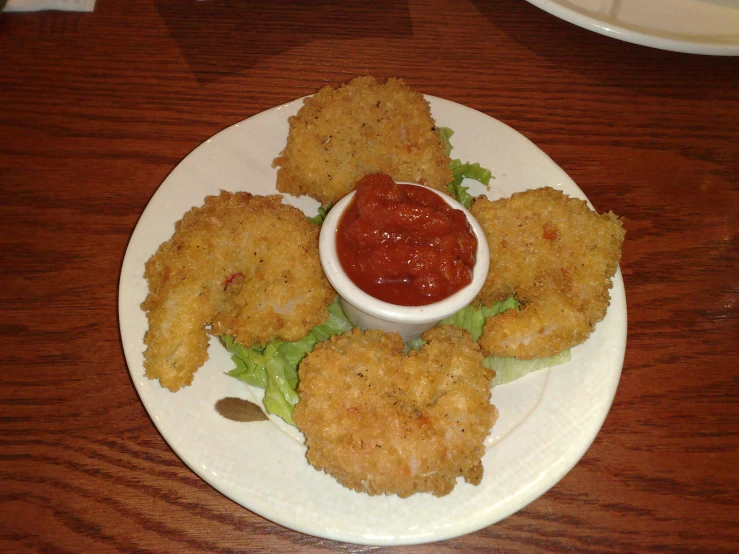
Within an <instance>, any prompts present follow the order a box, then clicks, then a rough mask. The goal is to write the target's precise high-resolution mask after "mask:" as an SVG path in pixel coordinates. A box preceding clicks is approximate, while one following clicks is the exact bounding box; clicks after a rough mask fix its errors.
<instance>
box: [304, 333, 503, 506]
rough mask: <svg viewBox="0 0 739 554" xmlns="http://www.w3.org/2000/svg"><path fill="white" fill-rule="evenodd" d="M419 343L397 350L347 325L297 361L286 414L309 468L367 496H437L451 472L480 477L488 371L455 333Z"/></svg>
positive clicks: (490, 417)
mask: <svg viewBox="0 0 739 554" xmlns="http://www.w3.org/2000/svg"><path fill="white" fill-rule="evenodd" d="M423 339H424V340H425V341H426V342H427V343H428V344H427V345H426V346H424V347H423V348H421V349H420V350H418V351H412V352H411V353H410V354H409V355H407V356H404V355H403V348H404V345H403V341H402V340H401V338H400V336H399V335H397V334H395V333H387V334H386V333H383V332H381V331H373V330H370V331H364V332H362V331H360V330H359V329H356V328H355V329H354V330H353V331H350V332H348V333H345V334H343V335H340V336H334V337H333V338H332V339H331V340H330V341H328V342H325V343H322V344H319V345H318V346H317V347H316V349H315V350H314V351H313V352H312V353H310V354H309V355H308V356H307V357H306V358H305V359H304V360H303V362H302V363H301V364H300V369H299V372H300V385H299V388H298V391H299V393H300V402H298V404H297V406H296V408H295V414H294V418H295V422H296V423H297V425H298V428H299V429H300V430H301V431H302V432H303V434H304V435H305V439H306V444H307V446H308V451H307V458H308V462H309V463H310V464H311V465H312V466H314V467H315V468H316V469H318V470H323V471H325V472H326V473H328V474H330V475H332V476H333V477H334V478H335V479H336V480H337V481H338V482H339V483H341V484H342V485H344V486H345V487H348V488H350V489H353V490H355V491H358V492H365V493H367V494H370V495H378V494H397V495H398V496H401V497H407V496H410V495H412V494H414V493H417V492H430V493H432V494H434V495H436V496H443V495H446V494H449V493H450V492H451V491H452V489H453V488H454V486H455V484H456V481H457V477H459V476H461V477H463V478H464V479H465V480H466V481H467V482H469V483H472V484H474V485H477V484H479V483H480V480H481V479H482V473H483V467H482V462H481V458H482V456H483V454H484V453H485V448H484V446H483V441H484V440H485V438H486V437H487V435H488V434H489V432H490V429H491V427H492V425H493V423H494V422H495V420H496V419H497V415H498V412H497V410H496V409H495V406H493V405H492V404H490V381H491V379H492V377H493V376H494V375H495V372H494V371H491V370H488V369H485V368H484V367H483V366H482V361H483V355H482V353H481V352H480V348H479V346H478V345H477V343H475V342H474V341H473V340H472V337H471V336H470V334H469V333H468V332H467V331H465V330H462V329H459V328H457V327H452V326H440V327H436V328H434V329H431V330H430V331H427V332H426V333H425V334H424V335H423Z"/></svg>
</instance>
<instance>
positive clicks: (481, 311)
mask: <svg viewBox="0 0 739 554" xmlns="http://www.w3.org/2000/svg"><path fill="white" fill-rule="evenodd" d="M519 306H520V304H519V303H518V301H516V299H515V298H513V296H509V297H508V298H506V299H505V300H503V301H502V302H495V303H494V304H492V305H491V306H479V307H475V306H472V305H470V306H466V307H464V308H462V309H461V310H459V311H458V312H457V313H455V314H453V315H451V316H449V317H447V318H445V319H442V320H441V321H440V322H439V324H445V325H456V326H457V327H462V328H463V329H467V330H468V331H469V332H470V334H471V335H472V338H473V339H474V340H475V341H477V340H478V339H479V338H480V336H481V335H482V328H483V326H484V325H485V320H486V319H487V318H489V317H492V316H496V315H498V314H502V313H503V312H505V311H506V310H518V308H519Z"/></svg>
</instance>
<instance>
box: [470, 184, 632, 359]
mask: <svg viewBox="0 0 739 554" xmlns="http://www.w3.org/2000/svg"><path fill="white" fill-rule="evenodd" d="M470 212H471V213H472V215H474V216H475V218H476V219H477V221H478V222H479V223H480V225H481V227H482V228H483V230H484V231H485V236H486V238H487V240H488V246H489V248H490V270H489V273H488V278H487V280H486V282H485V285H484V286H483V288H482V290H481V291H480V294H479V295H478V297H477V298H476V299H475V304H477V305H485V306H487V305H490V304H493V303H494V302H496V301H502V300H505V299H506V298H508V297H509V296H511V295H513V296H514V297H515V298H516V300H518V302H520V303H521V306H520V309H519V310H506V311H505V312H503V313H501V314H500V315H497V316H495V317H491V318H488V319H487V320H486V322H485V326H484V330H483V333H482V336H481V337H480V340H479V342H480V345H481V346H482V347H483V348H484V349H485V350H486V351H487V352H488V353H489V354H491V355H493V356H504V357H515V358H521V359H531V358H546V357H549V356H554V355H555V354H559V353H560V352H562V351H564V350H566V349H568V348H570V347H573V346H575V345H577V344H580V343H582V342H584V341H585V340H586V339H587V338H588V336H589V335H590V333H591V332H592V331H593V328H594V326H595V324H596V323H598V322H599V321H601V320H602V319H603V317H604V316H605V314H606V310H607V308H608V305H609V303H610V295H609V289H610V288H611V286H612V282H611V278H612V277H613V275H614V273H615V272H616V269H617V267H618V262H619V259H620V257H621V244H622V242H623V239H624V229H623V226H622V222H621V220H620V219H619V218H618V217H617V216H616V215H614V214H613V213H605V214H601V215H598V214H597V213H596V212H594V211H593V210H591V209H590V207H589V206H588V205H587V203H586V202H585V201H583V200H579V199H575V198H570V197H568V196H567V195H565V194H564V193H563V192H561V191H558V190H555V189H553V188H550V187H544V188H540V189H533V190H528V191H525V192H520V193H516V194H514V195H512V196H511V197H510V198H505V199H502V200H496V201H490V200H488V199H487V198H485V197H478V198H476V199H475V201H474V203H473V204H472V206H471V208H470Z"/></svg>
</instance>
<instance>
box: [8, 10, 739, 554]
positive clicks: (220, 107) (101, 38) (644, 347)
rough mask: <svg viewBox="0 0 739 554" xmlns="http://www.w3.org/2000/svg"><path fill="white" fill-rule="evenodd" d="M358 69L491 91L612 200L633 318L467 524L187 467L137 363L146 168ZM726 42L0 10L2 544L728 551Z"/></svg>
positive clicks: (478, 101)
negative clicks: (546, 442)
mask: <svg viewBox="0 0 739 554" xmlns="http://www.w3.org/2000/svg"><path fill="white" fill-rule="evenodd" d="M358 75H374V76H375V77H376V78H377V79H378V80H384V79H386V78H388V77H401V78H403V79H404V80H405V82H406V83H407V84H408V85H409V86H410V87H412V88H413V89H415V90H418V91H421V92H423V93H426V94H429V95H433V96H438V97H442V98H445V99H448V100H451V101H454V102H457V103H460V104H464V105H467V106H469V107H471V108H474V109H476V110H479V111H481V112H484V113H486V114H489V115H490V116H492V117H494V118H496V119H498V120H500V121H502V122H504V123H506V124H507V125H509V126H511V127H513V128H514V129H516V130H517V131H518V132H520V133H521V134H523V135H524V136H526V137H527V138H529V139H530V140H531V141H533V142H534V143H535V144H536V145H537V146H539V148H541V149H542V150H543V151H544V152H546V154H548V155H549V156H550V157H551V158H552V159H553V160H554V161H555V162H556V163H557V164H558V165H559V166H560V167H561V168H562V169H564V171H566V172H567V173H568V174H569V175H570V176H571V177H572V179H573V180H574V181H575V182H576V183H577V184H578V185H579V186H580V188H581V189H582V190H583V191H584V192H585V194H586V195H587V196H588V198H589V199H590V201H591V202H592V204H593V205H594V206H595V207H596V208H597V209H598V210H602V211H613V212H615V213H617V214H619V215H620V216H622V217H623V219H624V226H625V228H626V240H625V243H624V246H623V256H622V259H621V270H622V272H623V278H624V282H625V288H626V300H627V305H628V342H627V347H626V355H625V361H624V365H623V372H622V376H621V381H620V384H619V387H618V390H617V393H616V396H615V400H614V402H613V405H612V408H611V411H610V413H609V414H608V417H607V419H606V420H605V423H604V425H603V427H602V429H601V431H600V433H599V434H598V436H597V438H596V439H595V442H594V443H593V444H592V446H591V447H590V448H589V450H588V451H587V452H586V453H585V455H584V457H583V458H582V459H581V460H580V462H579V463H578V464H577V465H576V466H575V467H574V468H573V469H572V470H571V471H570V472H569V473H568V474H567V475H566V476H565V477H564V478H563V479H562V480H561V481H560V482H559V483H557V484H556V485H555V486H554V487H553V488H551V490H549V491H548V492H546V493H545V494H544V495H543V496H541V497H540V498H538V499H536V500H534V501H533V502H532V503H531V504H529V505H528V506H526V507H524V508H523V509H521V510H520V511H519V512H518V513H515V514H514V515H511V516H509V517H507V518H506V519H504V520H502V521H499V522H497V523H495V524H493V525H491V526H489V527H487V528H484V529H482V530H479V531H477V532H474V533H472V534H469V535H465V536H461V537H458V538H453V539H449V540H445V541H441V542H435V543H431V544H425V545H415V546H413V545H411V546H400V547H381V548H377V547H372V546H360V545H351V544H346V543H339V542H333V541H331V540H326V539H322V538H316V537H312V536H308V535H304V534H301V533H299V532H296V531H293V530H290V529H287V528H284V527H282V526H280V525H277V524H274V523H272V522H270V521H268V520H266V519H263V518H262V517H260V516H258V515H255V514H254V513H252V512H250V511H249V510H247V509H246V508H243V507H241V506H240V505H238V504H237V503H235V502H233V501H231V500H229V499H228V498H227V497H225V496H223V495H222V494H221V493H219V492H218V491H216V490H215V489H213V488H212V487H211V486H209V485H208V484H206V482H204V481H203V480H201V479H200V478H199V477H198V476H197V475H196V474H195V473H193V471H191V470H190V469H189V468H188V467H187V466H186V465H185V464H184V463H183V462H182V461H181V460H180V459H179V458H178V456H177V455H176V454H175V453H174V452H173V450H172V449H171V448H170V447H169V446H168V444H167V443H166V442H165V440H164V439H163V438H162V436H161V435H160V434H159V433H158V432H157V429H156V428H155V426H154V424H153V423H152V421H151V419H150V418H149V416H148V415H147V412H146V410H145V408H144V406H143V404H142V402H141V400H140V399H139V397H138V395H137V392H136V389H135V388H134V385H133V383H132V379H131V377H130V375H129V371H128V368H127V365H126V361H125V358H124V354H123V349H122V345H121V339H120V332H119V322H118V318H117V301H118V279H119V276H120V272H121V265H122V260H123V257H124V254H125V251H126V247H127V244H128V241H129V238H130V237H131V233H132V232H133V230H134V227H135V226H136V224H137V221H138V218H139V216H140V215H141V213H142V211H143V210H144V208H145V207H146V205H147V203H148V202H149V200H150V198H151V197H152V195H153V194H154V192H155V191H156V190H157V187H159V185H160V184H161V183H162V181H163V180H164V179H165V177H167V175H168V174H169V173H170V172H171V171H172V170H173V168H174V167H175V166H176V165H177V164H178V163H179V162H180V161H181V160H182V159H183V158H184V157H185V156H187V154H188V153H190V152H191V151H192V150H193V149H194V148H195V147H196V146H198V145H199V144H200V143H202V142H203V141H205V140H207V139H208V138H209V137H211V136H213V135H214V134H215V133H217V132H218V131H220V130H222V129H224V128H226V127H228V126H230V125H232V124H234V123H237V122H239V121H241V120H243V119H246V118H248V117H250V116H253V115H255V114H257V113H259V112H262V111H264V110H266V109H268V108H271V107H273V106H276V105H279V104H282V103H285V102H287V101H290V100H293V99H295V98H298V97H301V96H304V95H307V94H311V93H313V92H315V91H317V90H318V89H319V88H320V87H322V86H324V85H327V84H330V85H337V84H339V83H343V82H347V81H349V80H350V79H351V78H353V77H355V76H358ZM738 175H739V59H737V58H736V57H721V56H704V55H695V54H686V53H677V52H670V51H663V50H658V49H653V48H648V47H645V46H639V45H635V44H630V43H627V42H622V41H618V40H615V39H613V38H610V37H606V36H602V35H599V34H596V33H594V32H591V31H588V30H585V29H582V28H579V27H576V26H574V25H571V24H569V23H567V22H564V21H562V20H559V19H557V18H555V17H553V16H551V15H549V14H547V13H545V12H544V11H542V10H540V9H538V8H536V7H534V6H533V5H531V4H529V3H527V2H525V1H524V0H497V1H478V0H425V1H424V0H414V1H410V2H352V1H345V2H341V1H337V0H322V1H319V2H308V1H302V0H298V1H286V2H240V3H238V2H226V1H225V0H223V1H221V0H211V1H204V2H203V1H194V0H190V1H175V0H128V1H126V2H121V1H113V0H98V2H97V5H96V7H95V10H94V12H92V13H69V12H54V11H44V12H37V13H5V14H2V15H0V192H1V193H2V199H1V201H0V276H1V281H0V391H1V394H2V402H1V404H0V421H1V424H0V425H1V427H0V441H1V442H2V447H1V448H0V460H1V461H0V479H1V482H2V486H0V550H2V551H4V552H70V553H78V552H224V553H225V552H295V551H299V552H352V553H359V552H377V551H393V552H407V553H411V552H414V553H420V552H424V553H427V552H428V553H439V554H441V553H446V552H559V551H566V552H638V551H660V552H701V553H703V552H736V551H737V550H739V531H738V529H739V525H738V524H739V517H738V514H739V510H738V509H737V504H738V501H739V499H738V498H737V489H738V488H739V482H738V480H737V475H739V472H738V471H737V467H738V466H739V456H738V455H737V447H738V446H739V440H738V435H737V432H738V430H739V418H738V417H737V416H738V414H739V409H738V406H737V395H738V393H739V389H738V384H739V316H738V312H739V307H738V306H737V300H738V299H739V243H738V238H737V230H738V224H737V213H738V212H739V176H738Z"/></svg>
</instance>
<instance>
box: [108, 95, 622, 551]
mask: <svg viewBox="0 0 739 554" xmlns="http://www.w3.org/2000/svg"><path fill="white" fill-rule="evenodd" d="M429 101H430V102H431V107H432V112H433V114H434V117H435V118H436V121H437V123H438V124H439V125H442V126H447V127H451V128H452V129H454V131H455V134H454V136H453V137H452V143H453V144H454V151H453V152H452V154H453V157H459V158H461V159H462V160H463V161H477V162H480V163H481V164H482V165H483V166H486V167H488V168H490V169H491V170H492V172H493V175H494V176H495V180H494V181H492V186H491V188H490V191H489V193H488V194H489V196H490V197H491V198H500V197H502V196H507V195H509V194H511V193H513V192H515V191H521V190H526V189H530V188H536V187H541V186H545V185H549V186H552V187H555V188H559V189H561V190H563V191H564V192H566V193H568V194H570V195H571V196H575V197H580V198H585V196H584V195H583V193H582V191H581V190H580V189H579V188H578V187H577V186H576V185H575V183H574V182H573V181H572V180H571V179H570V178H569V177H568V176H567V175H566V174H565V173H564V171H562V170H561V169H560V168H559V167H558V166H557V165H556V164H555V163H554V162H552V160H551V159H549V158H548V157H547V156H546V154H544V153H543V152H542V151H541V150H539V149H538V148H537V147H536V146H535V145H534V144H532V143H531V142H530V141H529V140H527V139H526V138H524V137H523V136H522V135H520V134H519V133H517V132H516V131H514V130H513V129H511V128H510V127H508V126H506V125H504V124H503V123H500V122H499V121H497V120H495V119H493V118H491V117H489V116H487V115H485V114H482V113H480V112H477V111H475V110H472V109H470V108H467V107H465V106H461V105H459V104H455V103H452V102H449V101H446V100H441V99H439V98H433V97H429ZM301 105H302V100H296V101H294V102H291V103H289V104H285V105H283V106H279V107H277V108H273V109H271V110H268V111H266V112H264V113H261V114H259V115H256V116H254V117H252V118H250V119H247V120H245V121H242V122H241V123H238V124H236V125H234V126H232V127H229V128H227V129H225V130H224V131H222V132H220V133H218V134H217V135H215V136H214V137H212V138H211V139H209V140H207V141H206V142H205V143H203V144H202V145H200V146H199V147H198V148H196V149H195V150H194V151H193V152H192V153H191V154H190V155H188V156H187V157H186V158H185V159H184V160H183V161H182V162H181V163H180V164H179V165H178V166H177V167H176V168H175V169H174V171H172V173H171V174H170V175H169V176H168V177H167V179H166V180H165V181H164V183H162V185H161V186H160V188H159V190H157V192H156V193H155V194H154V196H153V197H152V199H151V201H150V202H149V205H148V206H147V207H146V210H145V211H144V213H143V214H142V216H141V219H140V220H139V222H138V225H137V226H136V229H135V230H134V232H133V235H132V237H131V241H130V243H129V245H128V249H127V251H126V256H125V258H124V261H123V267H122V272H121V279H120V290H119V315H120V326H121V337H122V341H123V349H124V352H125V356H126V361H127V363H128V367H129V370H130V373H131V377H132V379H133V382H134V384H135V386H136V390H137V391H138V393H139V395H140V397H141V400H142V402H143V403H144V405H145V406H146V409H147V411H148V413H149V415H150V416H151V418H152V420H153V421H154V424H155V425H156V426H157V428H158V429H159V431H160V432H161V434H162V436H163V437H164V438H165V440H166V441H167V442H168V443H169V445H170V446H171V447H172V449H173V450H174V451H175V453H176V454H177V455H178V456H179V457H180V458H181V459H182V460H183V461H184V462H185V463H186V464H187V465H188V466H189V467H190V468H191V469H192V470H193V471H194V472H195V473H197V474H198V475H199V476H200V477H202V478H203V479H204V480H205V481H207V482H208V483H210V484H211V485H212V486H213V487H215V488H216V489H217V490H219V491H220V492H222V493H223V494H224V495H226V496H228V497H229V498H231V499H233V500H234V501H236V502H238V503H239V504H241V505H242V506H244V507H246V508H248V509H249V510H251V511H253V512H255V513H257V514H259V515H261V516H263V517H265V518H267V519H269V520H272V521H274V522H276V523H278V524H281V525H284V526H285V527H289V528H291V529H294V530H297V531H301V532H303V533H307V534H310V535H315V536H319V537H324V538H329V539H334V540H339V541H344V542H350V543H358V544H375V545H385V544H409V543H422V542H429V541H435V540H441V539H446V538H450V537H454V536H459V535H462V534H466V533H470V532H473V531H476V530H478V529H481V528H483V527H486V526H488V525H490V524H492V523H495V522H497V521H499V520H501V519H503V518H505V517H506V516H508V515H510V514H512V513H514V512H516V511H517V510H519V509H520V508H522V507H524V506H526V505H527V504H528V503H530V502H531V501H532V500H534V499H536V498H537V497H538V496H540V495H541V494H543V493H544V492H546V491H547V490H548V489H549V488H550V487H552V486H553V485H554V484H555V483H557V481H559V480H560V479H561V478H562V477H563V476H564V475H565V474H566V473H567V472H568V471H569V470H570V469H571V468H572V467H573V466H574V465H575V464H576V463H577V461H578V460H579V459H580V458H581V457H582V455H583V454H584V453H585V451H586V450H587V449H588V447H589V446H590V444H591V443H592V441H593V439H594V438H595V436H596V434H597V433H598V431H599V429H600V427H601V425H602V423H603V420H604V419H605V417H606V414H607V413H608V410H609V408H610V406H611V402H612V400H613V396H614V394H615V392H616V387H617V385H618V381H619V377H620V374H621V367H622V363H623V358H624V351H625V347H626V301H625V294H624V286H623V280H622V277H621V273H620V271H619V272H618V273H617V274H616V276H615V277H614V280H613V285H614V286H613V289H612V297H613V300H612V302H611V306H610V308H609V310H608V314H607V316H606V318H605V320H604V321H602V322H601V323H599V324H598V326H597V328H596V331H595V333H594V334H593V335H592V336H591V338H590V339H589V340H588V341H587V342H586V343H585V344H583V345H581V346H578V347H577V348H574V349H573V350H572V360H571V361H570V362H568V363H567V364H565V365H562V366H559V367H556V368H552V369H551V370H544V371H540V372H537V373H535V374H530V375H528V376H526V377H524V378H523V379H521V380H519V381H516V382H514V383H511V384H509V385H505V386H501V387H497V388H495V389H493V394H492V396H493V402H494V404H495V405H496V406H497V407H498V409H499V411H500V419H499V420H498V422H497V423H496V424H495V427H494V428H493V432H492V435H491V436H490V438H489V439H488V444H489V446H490V447H489V448H488V450H487V453H486V454H485V457H484V459H483V463H484V467H485V476H484V478H483V481H482V483H481V484H480V485H479V486H477V487H474V486H471V485H469V484H467V483H465V482H460V483H458V485H457V487H456V488H455V490H454V491H453V492H452V493H451V494H449V495H448V496H445V497H443V498H437V497H434V496H432V495H429V494H417V495H414V496H412V497H410V498H407V499H400V498H398V497H397V496H380V497H377V496H376V497H370V496H367V495H365V494H359V493H356V492H353V491H350V490H348V489H345V488H343V487H341V486H340V485H338V484H337V483H336V481H334V479H333V478H331V477H329V476H328V475H326V474H324V473H320V472H318V471H316V470H315V469H313V468H312V467H311V466H309V465H308V463H307V462H306V460H305V447H304V446H303V444H302V442H301V436H300V434H299V433H297V432H296V431H294V430H292V429H291V428H287V426H285V425H280V421H281V420H279V419H276V418H275V419H272V420H270V421H263V422H257V423H236V422H232V421H229V420H226V419H224V418H223V417H221V416H220V415H219V414H218V413H217V412H216V411H215V409H214V405H215V403H216V402H217V401H218V400H219V399H221V398H224V397H233V396H236V397H242V398H248V399H252V400H257V401H259V400H260V399H261V391H260V390H259V389H252V388H250V387H248V386H247V385H245V384H244V383H242V382H240V381H237V380H236V379H234V378H232V377H229V376H227V375H225V374H224V372H225V371H228V370H229V369H231V368H232V363H231V360H230V357H229V355H228V354H227V352H226V351H225V350H224V349H223V348H222V347H221V345H220V344H219V343H218V342H217V341H216V340H212V341H211V344H210V349H209V353H210V359H209V361H208V362H207V363H206V364H205V365H204V366H203V367H202V368H201V369H200V370H199V371H198V373H197V374H196V376H195V379H194V381H193V384H192V386H190V387H187V388H185V389H182V390H180V391H179V392H177V393H171V392H169V391H167V390H166V389H163V388H162V387H161V386H160V385H159V383H158V381H150V380H148V379H147V378H146V377H144V368H143V351H144V343H143V339H144V334H145V332H146V329H147V320H146V317H145V315H144V313H143V312H142V311H141V309H140V307H139V305H140V304H141V302H142V301H143V300H144V299H145V297H146V294H147V284H146V282H145V280H144V278H143V273H144V263H145V262H146V260H147V259H148V258H149V257H150V256H151V255H152V254H154V252H155V251H156V249H157V248H158V246H159V245H160V244H161V243H162V242H163V241H165V240H167V239H169V238H170V237H171V235H172V233H173V231H174V223H175V221H177V220H179V219H180V218H181V217H182V216H183V214H184V213H185V212H186V211H187V210H188V209H190V208H191V207H192V206H194V205H201V204H202V203H203V200H204V197H205V196H206V195H210V194H217V193H218V192H219V190H220V189H225V190H231V191H236V190H248V191H251V192H252V193H255V194H270V193H274V192H275V175H276V171H275V170H274V169H273V168H272V167H271V162H272V159H273V158H274V157H275V156H277V155H278V154H279V152H280V151H281V150H282V148H283V147H284V145H285V141H286V138H287V132H288V124H287V118H288V116H290V115H292V114H294V113H296V112H297V110H298V109H299V108H300V106H301ZM286 199H287V201H288V202H289V203H290V204H293V205H296V206H298V207H300V208H302V209H304V210H305V211H306V212H307V213H308V214H310V215H314V214H315V212H316V208H317V203H316V202H314V201H312V200H309V199H306V198H305V197H304V198H301V199H297V198H293V197H287V198H286ZM275 240H278V237H275ZM281 429H282V430H283V431H287V432H282V431H281Z"/></svg>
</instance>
